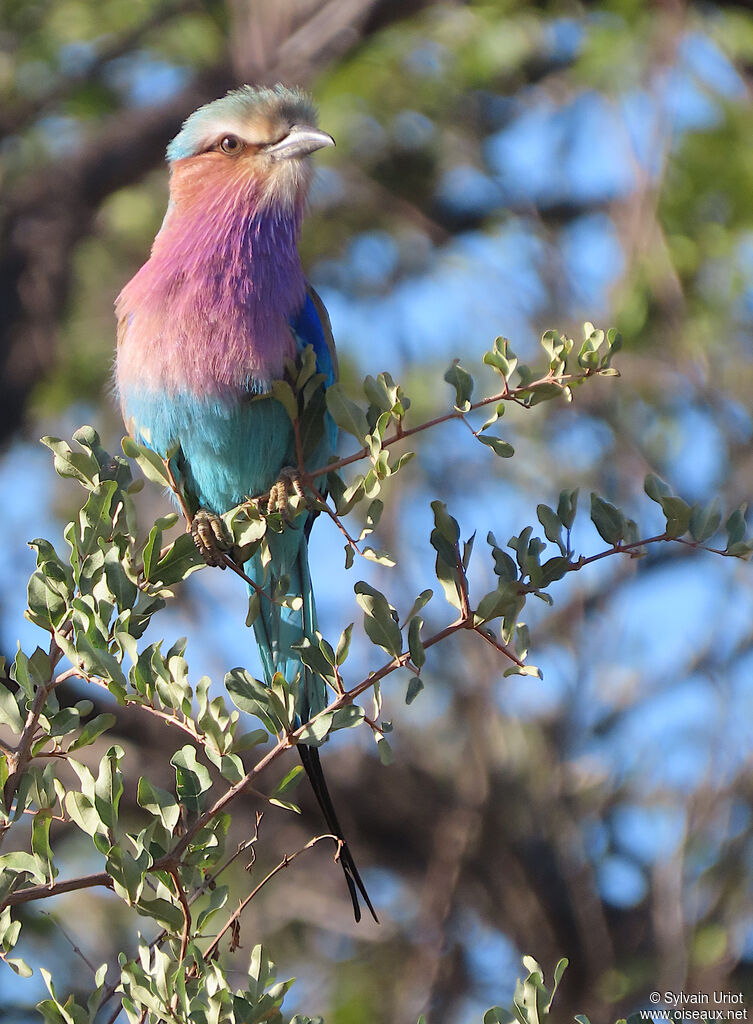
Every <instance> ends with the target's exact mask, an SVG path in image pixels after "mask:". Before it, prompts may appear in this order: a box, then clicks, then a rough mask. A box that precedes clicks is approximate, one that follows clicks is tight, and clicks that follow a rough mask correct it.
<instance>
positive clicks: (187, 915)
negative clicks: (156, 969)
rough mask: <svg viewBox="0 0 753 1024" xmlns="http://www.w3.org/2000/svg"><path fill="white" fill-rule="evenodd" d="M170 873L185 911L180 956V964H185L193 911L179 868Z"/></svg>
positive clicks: (171, 869)
mask: <svg viewBox="0 0 753 1024" xmlns="http://www.w3.org/2000/svg"><path fill="white" fill-rule="evenodd" d="M169 871H170V876H171V877H172V880H173V882H174V883H175V894H176V896H177V897H178V902H179V903H180V906H181V909H182V911H183V934H182V935H181V939H180V956H179V958H178V962H179V963H183V961H184V960H185V958H186V950H187V949H188V940H189V939H190V937H191V910H190V908H189V906H188V900H187V899H186V894H185V891H184V890H183V883H182V882H181V880H180V874H179V873H178V869H177V867H175V866H173V867H171V868H170V869H169Z"/></svg>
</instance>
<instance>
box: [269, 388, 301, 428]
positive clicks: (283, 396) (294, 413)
mask: <svg viewBox="0 0 753 1024" xmlns="http://www.w3.org/2000/svg"><path fill="white" fill-rule="evenodd" d="M268 393H269V394H270V395H271V396H272V398H274V399H275V400H276V401H278V402H279V403H280V405H281V406H282V407H283V409H284V410H285V412H286V413H287V414H288V416H289V417H290V419H291V420H293V422H295V420H297V419H298V401H297V400H296V397H295V395H294V394H293V389H292V388H291V386H290V385H289V384H288V383H287V381H284V380H276V381H275V382H274V383H273V384H272V387H271V388H270V390H269V392H268Z"/></svg>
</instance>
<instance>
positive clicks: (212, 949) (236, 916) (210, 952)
mask: <svg viewBox="0 0 753 1024" xmlns="http://www.w3.org/2000/svg"><path fill="white" fill-rule="evenodd" d="M322 839H331V840H332V841H333V842H334V843H335V845H336V846H337V847H338V849H339V846H340V840H339V839H338V838H337V836H333V835H331V834H330V833H325V834H323V835H320V836H314V838H313V839H309V841H308V842H307V843H306V845H305V846H302V847H301V848H300V850H296V851H295V853H289V854H288V853H286V854H285V856H284V857H283V858H282V860H281V861H280V863H279V864H276V865H275V867H273V868H272V870H271V871H270V872H269V873H268V874H267V875H265V876H264V878H262V880H261V881H260V882H259V884H258V885H257V886H256V887H255V888H254V889H252V890H251V892H250V893H249V894H248V896H246V898H245V899H244V900H242V901H241V903H240V904H239V906H238V908H237V909H236V910H235V912H234V913H233V914H232V915H231V916H230V917H229V918H228V919H227V921H226V922H225V924H224V925H223V927H222V928H221V929H220V931H219V932H218V933H217V936H216V938H215V939H214V941H213V942H212V944H211V945H210V946H209V948H208V949H207V951H206V953H205V954H204V959H205V960H211V959H212V957H214V956H215V955H216V953H217V950H218V948H219V945H220V942H221V941H222V939H223V937H224V936H225V935H226V934H227V933H228V932H229V931H230V929H231V928H232V927H233V926H234V925H235V923H236V922H237V921H238V920H240V916H241V914H242V913H243V911H244V910H245V909H246V907H247V906H248V905H249V903H250V902H251V900H253V899H254V897H255V896H257V895H258V893H259V892H260V890H261V889H263V888H264V886H265V885H266V884H267V882H269V881H270V880H271V879H272V878H274V876H275V875H277V874H279V873H280V871H282V870H283V869H284V868H286V867H287V866H288V865H289V864H291V863H292V862H293V861H294V860H295V859H296V857H300V855H301V854H302V853H305V852H306V850H310V849H311V848H312V847H313V846H316V844H317V843H320V842H321V841H322Z"/></svg>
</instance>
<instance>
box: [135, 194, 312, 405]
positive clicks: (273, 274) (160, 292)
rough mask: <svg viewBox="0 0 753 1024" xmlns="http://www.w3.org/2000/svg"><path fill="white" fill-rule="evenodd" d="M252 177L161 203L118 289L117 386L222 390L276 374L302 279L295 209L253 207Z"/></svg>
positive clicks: (289, 346)
mask: <svg viewBox="0 0 753 1024" xmlns="http://www.w3.org/2000/svg"><path fill="white" fill-rule="evenodd" d="M252 187H253V186H252V183H247V184H246V186H245V188H239V187H238V183H237V182H236V183H235V187H233V188H227V189H226V190H224V191H222V192H220V193H219V194H217V195H216V196H215V197H214V198H213V199H212V201H210V202H209V203H204V204H203V205H202V204H201V203H199V202H194V203H192V204H190V205H188V204H184V205H186V206H188V208H187V209H184V208H182V206H171V208H170V209H169V210H168V213H167V216H166V217H165V221H164V223H163V226H162V229H161V231H160V233H159V234H158V235H157V238H156V239H155V242H154V246H153V248H152V254H151V257H150V259H149V261H148V262H147V263H146V264H144V266H143V267H142V268H141V270H140V271H139V272H138V273H137V274H136V275H135V277H134V278H133V279H132V280H131V281H130V282H129V283H128V284H127V285H126V287H125V288H124V289H123V291H122V292H121V294H120V296H119V298H118V301H117V304H116V309H117V313H118V318H119V320H120V324H121V327H120V345H119V351H118V368H117V376H118V384H119V389H120V391H121V394H123V393H124V392H125V391H133V390H134V389H136V388H139V389H146V390H149V391H166V392H168V393H172V394H175V393H177V392H186V391H187V392H189V393H191V394H222V393H225V392H227V391H228V390H229V391H235V390H236V389H243V390H245V389H247V388H248V387H249V386H251V387H254V386H255V387H257V388H258V387H259V385H260V384H262V385H263V383H265V382H269V381H271V380H274V379H276V378H278V377H280V376H281V374H282V370H283V367H284V362H285V359H286V358H289V357H291V356H292V355H293V354H294V351H295V344H294V341H293V337H292V334H291V331H290V327H289V320H290V317H291V316H293V315H294V314H295V313H296V312H297V311H298V310H299V309H300V307H301V305H302V303H303V300H304V296H305V290H306V283H305V279H304V276H303V270H302V268H301V263H300V258H299V255H298V236H299V232H300V224H301V217H302V209H301V208H300V207H299V206H298V205H296V206H293V207H291V206H288V205H287V204H285V208H283V207H282V205H276V204H274V203H270V204H269V205H265V206H263V207H260V204H259V203H258V202H256V201H255V196H254V194H253V191H252Z"/></svg>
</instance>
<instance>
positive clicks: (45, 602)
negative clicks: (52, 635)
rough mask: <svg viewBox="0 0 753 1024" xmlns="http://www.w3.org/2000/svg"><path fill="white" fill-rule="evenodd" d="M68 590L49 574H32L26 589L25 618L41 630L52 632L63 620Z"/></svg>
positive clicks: (39, 572)
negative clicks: (26, 604) (26, 608)
mask: <svg viewBox="0 0 753 1024" xmlns="http://www.w3.org/2000/svg"><path fill="white" fill-rule="evenodd" d="M67 597H68V588H67V586H66V584H65V582H63V581H62V580H55V579H54V578H53V576H52V575H51V574H50V573H46V572H44V571H41V570H37V571H36V572H35V573H32V575H31V577H30V579H29V586H28V589H27V601H28V605H29V610H28V612H27V613H26V617H27V618H28V619H30V620H31V621H32V622H34V623H35V624H36V625H37V626H41V627H42V629H47V630H49V631H50V632H52V630H53V629H55V628H57V627H58V626H59V625H60V624H61V623H62V621H63V619H64V618H65V614H66V610H67V606H66V598H67Z"/></svg>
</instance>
